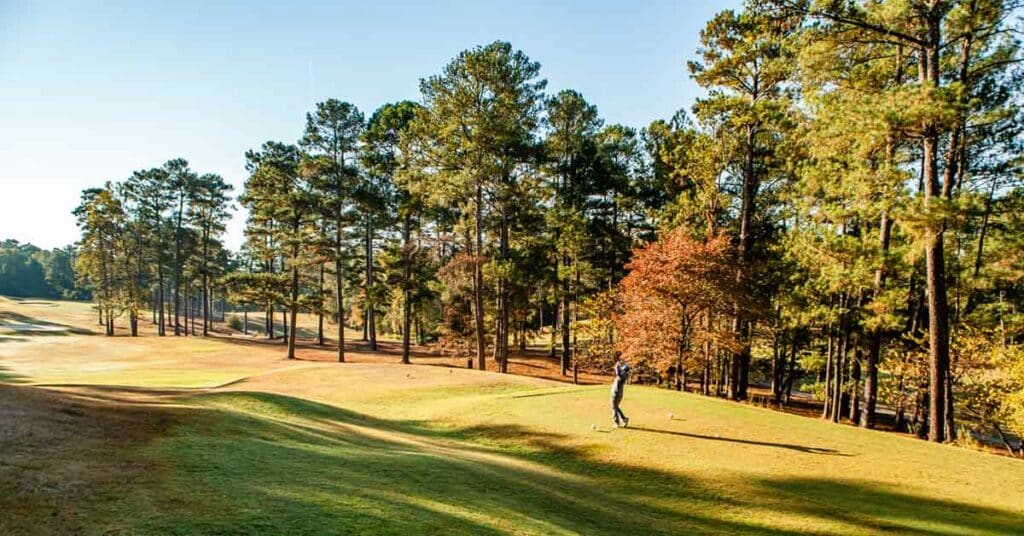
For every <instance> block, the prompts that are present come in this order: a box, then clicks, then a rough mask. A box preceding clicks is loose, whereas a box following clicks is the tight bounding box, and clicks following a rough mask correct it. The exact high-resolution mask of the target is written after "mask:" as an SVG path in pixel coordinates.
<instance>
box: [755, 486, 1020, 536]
mask: <svg viewBox="0 0 1024 536" xmlns="http://www.w3.org/2000/svg"><path fill="white" fill-rule="evenodd" d="M755 484H756V485H757V486H758V487H760V488H762V489H763V490H764V491H765V492H767V493H769V494H771V495H773V496H776V497H779V498H786V499H789V500H787V501H786V502H787V504H789V505H790V506H789V508H790V510H791V511H793V512H795V513H799V514H802V515H806V516H812V517H817V518H822V519H826V518H834V519H840V520H842V521H844V522H846V523H848V524H851V525H856V526H860V527H865V528H868V529H871V530H876V531H879V532H901V533H907V534H929V535H930V534H968V533H971V534H977V533H983V534H1022V533H1024V511H1020V512H1011V511H1006V510H1000V509H997V508H986V507H982V506H977V505H965V504H961V503H957V502H954V501H948V500H941V499H934V498H928V497H919V496H916V495H913V494H911V493H907V492H905V491H901V490H896V489H889V488H886V487H883V486H879V485H877V484H875V483H871V482H865V481H854V480H842V479H835V480H832V479H813V478H792V479H770V480H759V481H757V482H756V483H755ZM909 484H913V483H912V482H909ZM1008 491H1009V490H1008ZM1016 491H1017V490H1013V491H1009V492H1010V493H1015V492H1016Z"/></svg>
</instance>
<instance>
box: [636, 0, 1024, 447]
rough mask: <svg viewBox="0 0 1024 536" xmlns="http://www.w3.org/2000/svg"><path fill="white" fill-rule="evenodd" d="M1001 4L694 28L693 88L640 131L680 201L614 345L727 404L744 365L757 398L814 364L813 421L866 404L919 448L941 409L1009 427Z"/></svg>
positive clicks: (726, 15)
mask: <svg viewBox="0 0 1024 536" xmlns="http://www.w3.org/2000/svg"><path fill="white" fill-rule="evenodd" d="M1018 7H1019V6H1018V5H1017V4H1016V3H1014V2H1007V1H999V0H994V1H980V0H978V1H975V0H971V1H963V2H955V1H924V0H923V1H911V2H898V3H897V2H790V1H786V0H773V1H770V2H751V3H748V4H747V5H746V6H745V9H744V10H743V11H742V12H732V11H726V12H723V13H721V14H719V15H718V16H716V17H715V18H714V19H713V20H712V21H711V22H709V23H708V25H707V26H706V27H705V29H704V31H703V32H702V34H701V42H702V45H703V46H702V48H701V50H700V51H699V60H698V61H694V62H691V63H690V65H689V67H690V71H691V73H692V74H693V76H694V78H695V79H696V81H697V82H698V83H699V84H701V85H702V86H704V87H705V88H706V89H707V90H708V97H706V98H704V99H701V100H700V101H699V102H698V103H697V105H696V106H695V107H694V110H693V115H692V116H686V117H684V116H682V115H681V116H678V117H676V118H675V119H674V120H673V121H672V122H670V123H655V124H654V125H652V127H651V129H650V130H649V132H650V133H651V134H658V137H657V138H656V141H657V142H658V143H657V146H658V152H657V153H656V154H655V155H653V157H654V159H655V163H656V169H659V168H661V169H663V170H664V171H665V172H666V173H668V174H670V175H671V176H672V177H674V179H675V180H674V182H675V183H676V184H677V185H679V186H680V187H681V188H682V193H681V195H680V196H679V197H678V198H676V200H675V202H674V203H672V204H671V206H670V208H669V211H670V212H671V213H672V215H671V219H672V220H673V221H674V222H676V223H675V225H674V226H675V228H676V230H675V231H673V234H670V235H667V236H663V237H662V239H661V241H660V242H659V243H658V244H654V245H651V246H648V247H647V248H645V249H644V250H641V251H640V252H638V253H637V255H635V256H634V260H633V263H632V271H631V273H630V275H629V276H628V277H627V278H626V280H625V281H624V282H623V285H622V293H621V294H620V296H619V298H620V299H621V300H622V302H621V303H620V304H618V305H617V307H619V308H620V310H621V311H622V314H621V316H620V317H619V319H620V321H619V326H620V328H621V329H623V330H628V331H629V332H631V333H632V334H624V335H623V337H622V338H621V339H620V346H619V349H620V351H621V352H622V353H624V354H627V355H632V356H634V357H635V358H637V359H641V360H644V359H648V360H649V361H651V362H655V363H661V364H662V365H661V366H662V368H667V367H666V365H665V364H667V363H673V364H675V365H676V367H675V369H676V370H675V373H676V374H685V371H686V370H696V371H703V377H702V384H704V385H703V388H704V390H705V392H707V391H708V390H709V387H708V385H707V384H708V383H710V378H709V376H711V375H712V371H713V370H715V368H716V367H718V368H720V369H721V370H723V371H725V372H724V373H722V374H720V375H719V378H722V377H724V381H725V383H726V386H725V388H724V391H725V394H726V395H727V396H729V397H731V398H743V397H745V396H747V389H748V386H749V384H750V380H749V378H750V374H752V373H756V374H757V375H758V376H759V377H760V378H764V379H765V381H766V382H767V383H769V384H770V385H771V389H772V395H773V396H774V398H775V399H776V400H781V399H783V398H788V396H789V392H790V390H791V389H792V386H793V384H794V380H795V379H797V380H798V379H799V378H797V376H800V375H801V374H810V375H812V376H817V378H815V380H816V381H815V382H814V384H813V385H809V386H808V388H812V389H816V390H817V392H818V394H819V396H820V397H821V399H822V400H823V401H824V410H823V416H824V417H826V418H829V419H832V420H835V421H838V420H839V419H840V418H841V417H842V416H846V415H848V416H849V418H850V419H851V420H852V421H854V422H857V423H859V424H860V425H861V426H864V427H873V426H874V424H875V419H876V409H877V405H878V401H879V399H880V397H881V398H882V399H883V400H884V402H885V403H887V404H888V405H889V406H890V407H891V408H892V409H893V410H895V411H896V413H897V423H896V424H897V426H898V427H901V428H902V427H909V428H911V429H913V430H915V431H916V432H917V433H919V434H920V435H922V436H924V435H926V436H927V437H928V438H929V439H931V440H933V441H943V440H947V439H948V440H953V439H956V435H957V427H956V426H955V420H954V415H956V414H957V411H958V410H962V411H963V412H964V414H965V415H966V416H967V417H968V418H969V419H970V421H971V422H973V423H979V422H980V423H984V424H986V425H993V426H994V428H995V430H996V431H997V432H998V433H999V435H1000V437H1003V432H1002V429H1001V427H1000V424H1003V425H1005V424H1007V423H1008V422H1015V423H1016V426H1017V430H1018V431H1024V426H1022V425H1024V415H1022V411H1021V409H1020V407H1019V401H1020V393H1021V392H1024V377H1022V376H1021V374H1020V363H1021V359H1022V357H1024V356H1022V352H1021V350H1020V347H1019V342H1020V337H1021V334H1022V333H1021V327H1022V326H1021V323H1020V321H1021V317H1020V315H1019V312H1018V311H1019V310H1020V304H1021V298H1022V296H1021V287H1020V282H1021V276H1022V275H1024V270H1022V269H1024V250H1022V249H1021V237H1022V236H1024V232H1022V231H1024V228H1021V226H1020V217H1019V216H1018V215H1017V214H1018V211H1019V208H1020V203H1021V199H1022V195H1024V190H1022V189H1021V182H1020V180H1021V164H1022V162H1021V142H1022V137H1021V132H1022V130H1021V129H1022V123H1021V119H1022V116H1021V113H1020V112H1021V108H1020V106H1021V93H1020V87H1021V71H1020V68H1019V63H1020V61H1021V56H1020V43H1019V42H1018V40H1017V37H1016V36H1017V35H1018V34H1019V30H1020V29H1019V27H1017V26H1015V24H1016V23H1015V21H1014V19H1013V16H1014V13H1015V11H1016V10H1017V9H1018ZM691 117H692V118H693V120H691V119H690V118H691ZM678 233H684V234H686V235H688V237H689V238H687V239H684V238H682V237H679V236H677V235H678ZM722 233H724V234H725V235H727V236H729V237H731V238H732V242H733V246H734V249H735V253H734V255H732V256H731V258H730V260H731V262H730V263H728V265H727V266H728V269H729V270H732V271H734V273H735V278H734V279H732V280H729V281H722V280H721V279H716V278H717V274H719V273H720V270H722V269H724V268H722V266H723V265H722V264H721V260H722V259H721V257H720V256H719V255H718V254H717V253H718V251H719V250H718V248H719V246H720V238H719V237H720V236H721V234H722ZM694 257H696V258H699V259H700V260H701V263H697V264H694V265H691V264H687V262H690V261H692V260H693V259H694ZM687 259H689V260H690V261H688V260H687ZM652 263H653V266H673V267H676V268H674V269H673V270H672V272H673V274H674V275H673V276H671V277H669V276H665V275H664V274H662V273H661V271H660V270H658V269H656V268H652V267H651V266H652ZM713 267H714V268H713ZM695 277H696V278H697V281H699V284H697V283H694V282H693V281H692V279H693V278H695ZM709 287H710V288H714V289H715V291H714V292H712V291H711V290H709ZM709 295H718V296H722V298H719V299H716V300H713V301H712V302H705V301H704V299H703V298H706V297H707V296H709ZM652 300H653V303H652ZM730 302H731V304H732V305H731V310H726V309H727V308H726V307H723V305H724V304H725V303H730ZM655 304H656V305H655ZM666 311H671V312H672V314H671V315H670V316H671V317H672V318H674V319H675V320H674V321H673V320H669V319H667V318H663V317H665V316H669V315H668V313H667V312H666ZM673 326H674V327H673ZM642 333H647V334H648V335H647V336H644V335H643V334H642ZM687 357H688V358H689V362H688V363H687V362H683V360H684V359H685V358H687ZM752 357H753V362H752ZM752 367H755V368H756V367H760V370H759V371H758V370H752ZM717 388H718V390H719V391H721V390H722V386H721V384H720V383H719V384H717ZM958 399H959V400H958ZM958 403H959V405H958ZM907 412H910V413H912V415H911V416H909V417H908V416H907V415H906V413H907Z"/></svg>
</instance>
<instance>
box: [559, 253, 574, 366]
mask: <svg viewBox="0 0 1024 536" xmlns="http://www.w3.org/2000/svg"><path fill="white" fill-rule="evenodd" d="M562 266H563V268H564V270H565V273H564V274H563V275H562V305H561V313H562V322H561V328H562V376H565V374H566V372H567V371H568V370H569V361H570V360H571V359H572V351H571V350H570V347H569V325H570V323H571V317H570V313H571V310H570V309H569V266H570V260H569V256H568V255H564V254H563V256H562Z"/></svg>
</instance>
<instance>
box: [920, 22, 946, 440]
mask: <svg viewBox="0 0 1024 536" xmlns="http://www.w3.org/2000/svg"><path fill="white" fill-rule="evenodd" d="M938 19H939V17H938V15H937V14H934V15H933V16H932V17H930V20H929V24H928V33H929V39H928V42H929V45H928V46H927V47H922V49H921V51H922V52H923V57H924V59H925V61H924V62H922V65H921V70H920V72H921V78H922V80H921V82H922V85H925V86H931V87H934V88H938V87H939V77H940V71H939V45H940V43H941V40H940V24H941V21H940V20H938ZM933 121H934V120H931V119H927V120H926V122H925V124H924V125H923V127H924V128H923V131H924V143H923V155H922V175H923V179H924V186H925V196H924V202H925V206H926V207H931V206H933V205H934V203H936V202H939V201H937V200H939V199H940V198H941V196H942V190H941V186H940V185H939V170H938V148H939V132H938V126H937V125H935V124H934V123H933ZM945 186H946V187H949V186H950V185H949V184H947V185H945ZM944 232H945V223H944V222H941V221H940V222H934V221H929V222H928V223H927V225H926V227H925V268H926V273H927V286H928V292H927V294H928V380H929V384H928V398H929V399H928V423H929V426H928V440H929V441H933V442H938V443H941V442H942V441H944V440H945V434H944V433H943V431H944V424H945V422H946V400H945V391H946V375H947V374H948V373H949V304H948V296H947V295H946V266H945V255H944V248H943V233H944Z"/></svg>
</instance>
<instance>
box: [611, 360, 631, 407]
mask: <svg viewBox="0 0 1024 536" xmlns="http://www.w3.org/2000/svg"><path fill="white" fill-rule="evenodd" d="M627 378H629V365H625V364H624V365H615V379H614V380H612V398H614V399H616V400H618V399H621V398H622V390H623V388H624V387H625V386H626V379H627Z"/></svg>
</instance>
